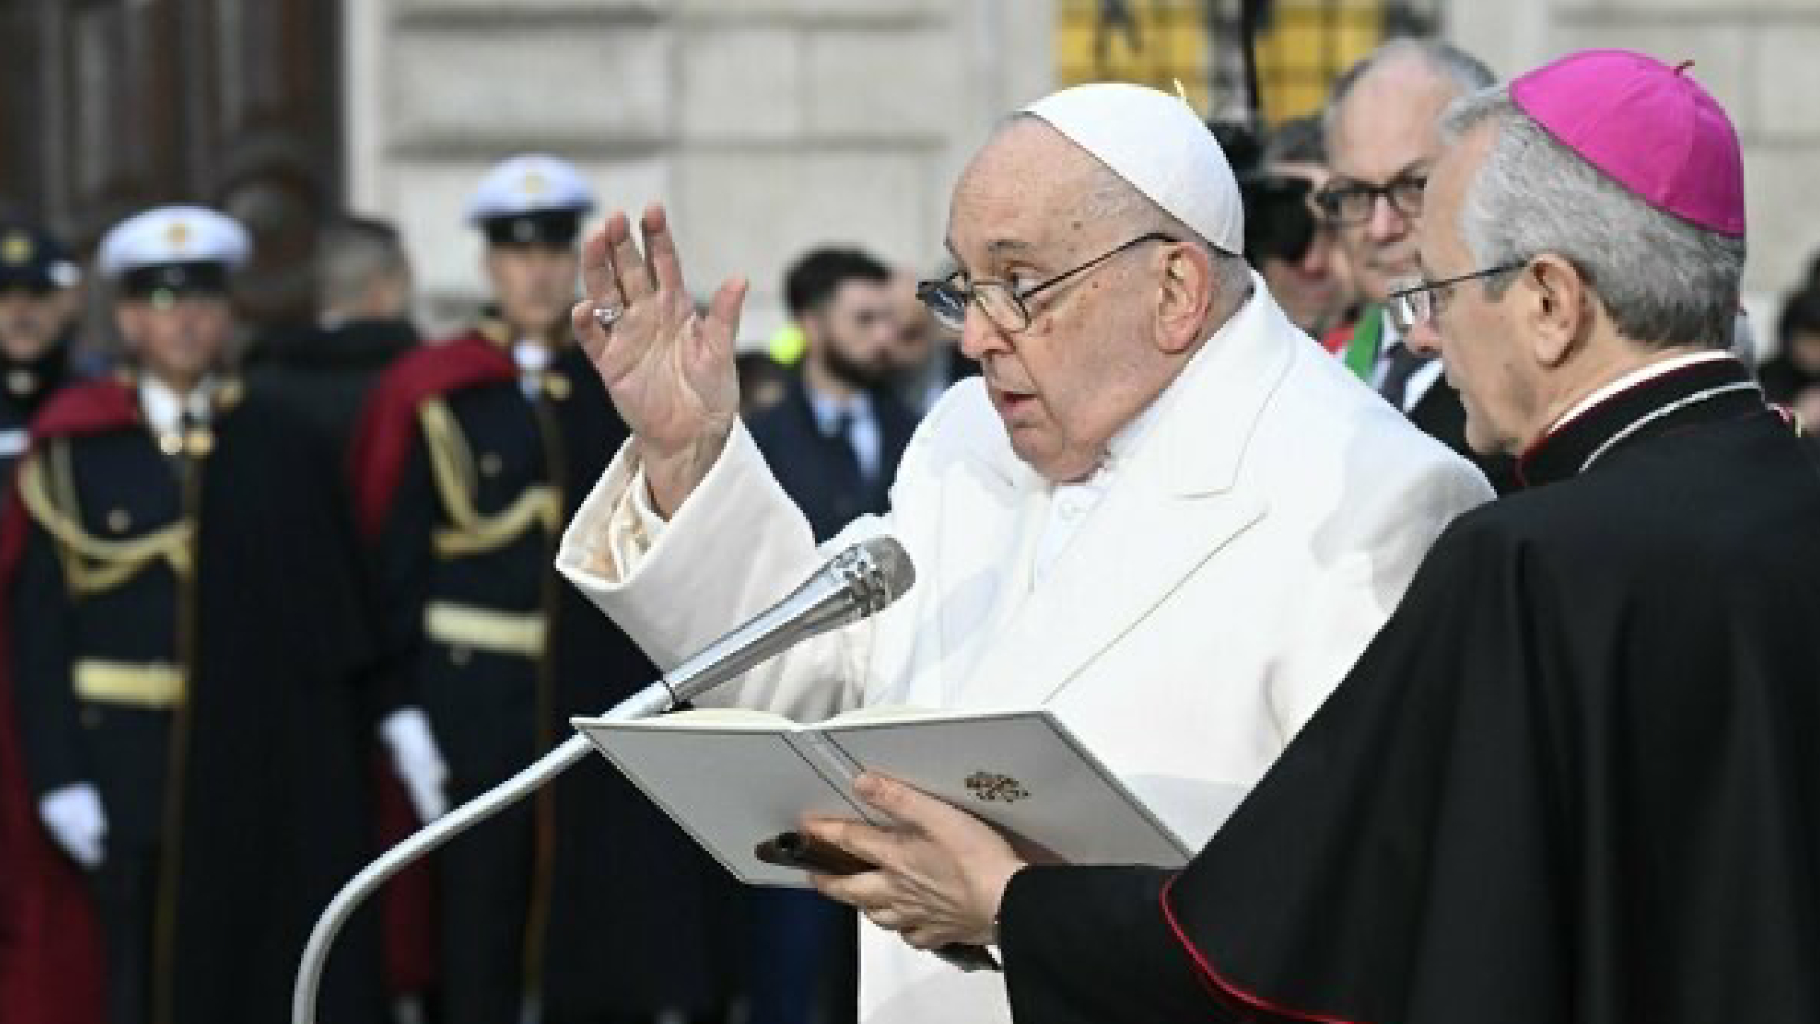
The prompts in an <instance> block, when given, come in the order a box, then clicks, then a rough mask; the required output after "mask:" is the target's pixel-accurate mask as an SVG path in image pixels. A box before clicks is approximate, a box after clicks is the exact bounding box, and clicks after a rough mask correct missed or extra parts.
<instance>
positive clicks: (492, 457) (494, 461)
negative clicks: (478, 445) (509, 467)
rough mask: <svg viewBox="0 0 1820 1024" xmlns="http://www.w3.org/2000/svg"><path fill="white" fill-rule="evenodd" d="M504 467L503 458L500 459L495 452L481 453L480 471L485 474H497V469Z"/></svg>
mask: <svg viewBox="0 0 1820 1024" xmlns="http://www.w3.org/2000/svg"><path fill="white" fill-rule="evenodd" d="M504 468H506V465H505V460H504V459H501V458H500V457H499V455H498V454H497V453H495V452H486V453H485V454H483V455H481V457H480V471H481V473H483V474H485V475H486V476H498V475H499V471H500V470H502V469H504Z"/></svg>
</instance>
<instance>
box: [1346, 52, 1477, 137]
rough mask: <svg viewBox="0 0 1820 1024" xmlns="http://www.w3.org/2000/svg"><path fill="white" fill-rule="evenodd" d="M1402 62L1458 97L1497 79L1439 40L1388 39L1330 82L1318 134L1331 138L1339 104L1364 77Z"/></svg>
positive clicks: (1475, 58)
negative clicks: (1430, 74) (1452, 89)
mask: <svg viewBox="0 0 1820 1024" xmlns="http://www.w3.org/2000/svg"><path fill="white" fill-rule="evenodd" d="M1402 60H1414V61H1416V62H1418V63H1420V64H1421V65H1422V66H1424V67H1426V68H1428V69H1429V70H1430V71H1432V72H1434V74H1435V76H1436V77H1438V78H1440V79H1441V80H1442V81H1444V82H1447V83H1450V84H1451V85H1453V86H1454V87H1455V89H1456V90H1457V91H1458V92H1459V94H1460V95H1461V96H1465V95H1468V94H1470V93H1475V92H1478V91H1479V90H1481V89H1484V88H1487V87H1489V86H1491V85H1492V84H1494V83H1495V82H1497V80H1498V76H1497V75H1494V74H1492V72H1491V68H1489V67H1486V66H1485V62H1484V61H1482V60H1480V59H1479V58H1477V57H1474V56H1473V55H1472V54H1470V53H1467V52H1466V51H1465V50H1462V49H1460V48H1459V47H1457V46H1455V45H1453V44H1452V43H1449V42H1446V41H1444V40H1440V39H1416V38H1410V37H1403V38H1399V39H1392V40H1390V41H1389V42H1387V43H1384V44H1383V45H1381V46H1379V47H1378V48H1377V49H1375V50H1373V51H1371V52H1370V53H1368V54H1366V55H1365V56H1363V57H1361V58H1359V60H1358V62H1357V63H1355V64H1353V66H1352V67H1349V68H1347V69H1346V70H1345V71H1343V72H1341V73H1340V77H1338V78H1336V79H1334V81H1333V90H1332V92H1330V93H1329V94H1328V98H1327V106H1326V107H1324V108H1323V109H1322V111H1321V130H1322V133H1323V134H1324V135H1326V136H1327V138H1329V139H1332V137H1333V126H1334V122H1336V121H1338V120H1339V117H1340V106H1341V104H1343V103H1345V102H1346V97H1347V96H1349V95H1351V94H1352V90H1353V87H1355V86H1357V85H1358V84H1359V82H1360V81H1362V80H1363V79H1364V78H1365V76H1366V75H1368V74H1370V73H1371V72H1372V71H1374V70H1376V69H1377V68H1379V67H1382V66H1383V65H1385V64H1390V63H1394V62H1396V61H1402ZM1328 145H1329V146H1331V145H1332V143H1331V142H1329V143H1328Z"/></svg>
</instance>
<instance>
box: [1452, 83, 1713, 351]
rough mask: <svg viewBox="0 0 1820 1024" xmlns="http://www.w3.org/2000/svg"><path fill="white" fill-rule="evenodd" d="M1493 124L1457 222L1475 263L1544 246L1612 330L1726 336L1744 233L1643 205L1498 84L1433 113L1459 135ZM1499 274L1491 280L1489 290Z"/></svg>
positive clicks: (1651, 335) (1662, 341) (1661, 338)
mask: <svg viewBox="0 0 1820 1024" xmlns="http://www.w3.org/2000/svg"><path fill="white" fill-rule="evenodd" d="M1481 125H1489V126H1491V127H1492V129H1493V130H1495V131H1496V132H1497V136H1496V139H1495V141H1494V142H1493V143H1492V147H1491V151H1490V152H1489V154H1487V156H1486V158H1485V163H1484V164H1483V165H1482V166H1481V167H1480V168H1479V170H1478V173H1477V175H1476V176H1475V177H1474V179H1473V181H1472V182H1471V184H1470V185H1469V186H1468V188H1467V194H1466V197H1465V202H1464V206H1463V209H1462V210H1461V217H1460V228H1461V233H1462V236H1463V238H1464V240H1465V242H1466V245H1467V247H1468V248H1469V249H1470V250H1471V251H1472V255H1473V258H1474V259H1475V260H1476V261H1478V264H1479V266H1481V267H1494V266H1498V265H1500V264H1504V263H1514V262H1517V261H1520V260H1527V259H1530V258H1533V257H1535V256H1539V255H1541V254H1543V253H1554V254H1556V255H1558V256H1561V257H1563V258H1565V259H1566V260H1568V261H1569V262H1570V263H1572V264H1573V266H1574V268H1575V269H1576V270H1577V271H1579V273H1580V274H1581V276H1583V277H1585V278H1586V280H1587V282H1588V284H1589V285H1590V287H1591V288H1592V290H1593V291H1594V292H1595V293H1596V294H1597V295H1598V296H1599V300H1600V301H1601V302H1602V303H1603V304H1604V306H1605V310H1606V312H1607V314H1608V315H1610V317H1611V319H1612V322H1613V323H1614V324H1615V325H1616V326H1617V329H1618V331H1619V333H1621V334H1623V335H1624V337H1626V338H1628V339H1630V340H1631V341H1634V342H1636V343H1638V344H1643V345H1653V346H1662V347H1668V346H1674V345H1708V346H1713V347H1717V348H1723V347H1725V346H1726V345H1727V344H1729V342H1730V341H1731V337H1732V331H1733V318H1734V317H1735V316H1736V315H1737V312H1738V293H1739V287H1740V282H1741V279H1742V277H1743V274H1744V252H1745V245H1744V239H1742V238H1734V237H1730V236H1727V235H1723V234H1720V233H1718V232H1716V231H1709V230H1707V229H1705V228H1702V227H1699V226H1698V225H1695V224H1693V223H1691V222H1689V221H1685V220H1682V219H1681V218H1679V217H1676V216H1674V215H1673V214H1669V213H1664V212H1663V211H1661V210H1658V209H1656V208H1655V207H1653V206H1650V205H1649V204H1648V203H1646V202H1644V201H1643V200H1642V199H1640V198H1638V197H1637V196H1636V195H1635V194H1633V193H1632V192H1630V191H1629V190H1628V189H1626V188H1624V187H1623V186H1621V185H1619V184H1618V183H1617V182H1615V181H1613V180H1612V179H1611V178H1610V177H1608V176H1606V174H1605V173H1604V172H1602V171H1600V170H1598V169H1597V168H1595V167H1594V166H1593V165H1591V164H1590V163H1587V162H1586V160H1585V159H1584V158H1582V157H1581V156H1580V155H1579V154H1578V153H1575V152H1574V151H1573V150H1571V149H1569V148H1567V147H1566V146H1564V145H1562V144H1561V143H1560V142H1558V141H1557V140H1556V139H1555V138H1554V137H1553V136H1552V135H1550V134H1549V133H1548V131H1547V130H1546V129H1544V128H1543V127H1542V126H1541V125H1540V124H1538V123H1536V121H1535V119H1534V118H1532V117H1530V116H1529V115H1528V114H1526V113H1524V112H1523V111H1522V109H1520V108H1519V107H1517V105H1516V104H1515V103H1513V102H1511V99H1510V94H1509V91H1508V90H1507V89H1502V88H1499V89H1486V90H1482V91H1480V92H1477V93H1474V94H1473V95H1471V96H1466V97H1463V98H1461V99H1459V100H1456V101H1454V103H1453V104H1452V105H1451V106H1450V107H1448V109H1447V112H1446V113H1445V114H1443V115H1442V118H1441V133H1442V136H1443V138H1445V139H1446V140H1448V141H1449V142H1450V143H1451V142H1458V141H1459V140H1460V138H1461V137H1462V136H1464V135H1466V134H1467V133H1468V132H1471V131H1472V130H1474V129H1475V128H1477V127H1479V126H1481ZM1508 282H1509V278H1504V279H1502V280H1495V281H1493V282H1491V283H1490V284H1491V287H1492V291H1493V294H1494V295H1495V294H1498V293H1499V292H1500V291H1501V290H1502V288H1503V287H1504V286H1505V285H1506V284H1508Z"/></svg>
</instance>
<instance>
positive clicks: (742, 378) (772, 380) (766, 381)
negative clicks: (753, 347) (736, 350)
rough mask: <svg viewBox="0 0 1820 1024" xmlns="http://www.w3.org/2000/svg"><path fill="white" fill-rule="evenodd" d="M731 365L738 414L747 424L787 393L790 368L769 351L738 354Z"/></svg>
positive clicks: (781, 399)
mask: <svg viewBox="0 0 1820 1024" xmlns="http://www.w3.org/2000/svg"><path fill="white" fill-rule="evenodd" d="M734 364H735V366H736V367H737V368H738V370H739V414H740V416H742V417H744V418H745V419H746V421H747V422H750V421H751V420H752V417H754V416H757V415H758V414H759V413H761V412H764V411H765V410H766V409H769V408H771V407H772V406H774V405H776V404H777V403H779V402H781V401H783V400H784V396H785V395H787V394H789V391H790V376H791V374H790V368H789V367H787V366H785V365H784V364H782V363H780V362H778V361H777V360H776V359H773V358H771V354H770V353H769V352H758V351H746V352H741V353H740V354H739V355H738V356H736V357H734Z"/></svg>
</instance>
